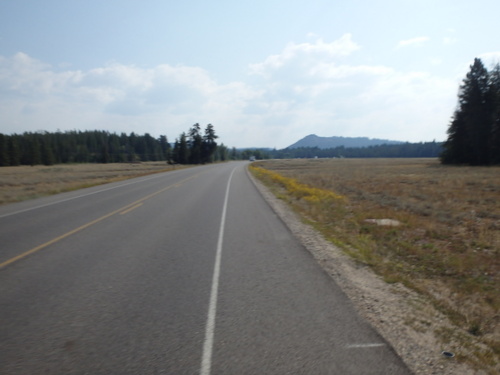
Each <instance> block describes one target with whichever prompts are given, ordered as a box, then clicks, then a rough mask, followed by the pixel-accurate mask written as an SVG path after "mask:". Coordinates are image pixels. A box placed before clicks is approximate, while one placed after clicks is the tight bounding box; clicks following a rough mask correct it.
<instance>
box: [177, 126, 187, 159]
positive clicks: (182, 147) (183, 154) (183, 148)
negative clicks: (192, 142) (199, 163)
mask: <svg viewBox="0 0 500 375" xmlns="http://www.w3.org/2000/svg"><path fill="white" fill-rule="evenodd" d="M177 157H178V160H177V162H178V163H179V164H188V163H189V149H188V142H187V136H186V133H182V134H181V136H180V139H179V146H178V153H177Z"/></svg>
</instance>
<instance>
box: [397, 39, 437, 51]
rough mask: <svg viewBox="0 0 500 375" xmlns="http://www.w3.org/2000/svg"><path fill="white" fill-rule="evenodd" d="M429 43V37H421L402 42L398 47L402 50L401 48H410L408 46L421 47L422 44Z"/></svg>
mask: <svg viewBox="0 0 500 375" xmlns="http://www.w3.org/2000/svg"><path fill="white" fill-rule="evenodd" d="M428 41H429V37H426V36H419V37H416V38H412V39H406V40H402V41H400V42H399V43H398V45H397V47H398V48H401V47H408V46H421V45H422V44H424V43H425V42H428Z"/></svg>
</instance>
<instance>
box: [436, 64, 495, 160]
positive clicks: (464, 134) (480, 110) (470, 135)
mask: <svg viewBox="0 0 500 375" xmlns="http://www.w3.org/2000/svg"><path fill="white" fill-rule="evenodd" d="M441 161H442V162H443V163H444V164H468V165H492V164H500V64H496V65H495V66H494V67H493V69H492V70H491V71H489V72H488V70H487V69H486V68H485V67H484V65H483V63H482V61H481V60H480V59H478V58H476V59H474V63H473V64H472V65H471V66H470V71H469V72H468V73H467V75H466V77H465V78H464V80H463V81H462V84H461V85H460V89H459V92H458V104H457V108H456V110H455V113H454V114H453V117H452V119H451V123H450V125H449V128H448V139H447V140H446V142H445V143H444V145H443V153H442V155H441Z"/></svg>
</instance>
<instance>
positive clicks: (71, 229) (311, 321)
mask: <svg viewBox="0 0 500 375" xmlns="http://www.w3.org/2000/svg"><path fill="white" fill-rule="evenodd" d="M0 268H1V269H0V303H1V308H0V321H1V328H0V330H1V331H0V374H202V375H208V374H408V373H409V371H408V370H407V368H406V367H405V366H404V364H403V363H402V362H401V360H400V359H399V358H398V357H397V355H396V354H395V353H394V352H393V350H392V349H391V347H390V346H389V345H388V344H387V343H386V342H385V341H384V340H383V339H382V338H381V337H380V336H379V335H378V334H377V333H376V332H375V331H374V330H373V329H372V328H371V327H370V326H369V325H368V324H367V323H366V322H364V321H363V320H362V319H360V318H359V317H358V315H357V314H356V313H355V312H354V310H353V308H352V306H351V304H350V302H349V300H348V299H347V298H346V297H345V295H344V294H343V293H342V292H341V291H340V289H339V288H338V286H337V285H335V284H334V283H333V281H332V280H331V279H330V278H329V277H328V275H326V274H325V273H324V272H323V271H322V269H321V268H320V267H319V266H318V265H317V263H316V262H315V261H314V259H313V258H312V257H311V255H310V254H309V253H308V252H307V251H306V250H305V249H304V248H303V247H302V246H301V245H300V244H299V243H298V242H297V241H296V240H295V239H294V238H293V237H292V236H291V234H290V232H289V231H288V230H287V228H286V227H285V226H284V224H283V223H282V222H281V221H280V219H279V218H278V217H277V216H276V215H275V214H274V213H273V211H272V210H271V209H270V208H269V206H268V205H267V204H266V202H265V201H264V200H263V199H262V197H261V196H260V195H259V193H258V192H257V190H256V189H255V187H254V186H253V185H252V183H251V181H250V180H249V178H248V176H247V174H246V163H227V164H221V165H210V166H203V167H196V168H190V169H185V170H178V171H174V172H168V173H164V174H159V175H154V176H148V177H142V178H138V179H134V180H129V181H125V182H120V183H113V184H109V185H104V186H99V187H94V188H90V189H85V190H80V191H76V192H71V193H65V194H60V195H57V196H52V197H49V198H43V199H38V200H33V201H29V202H22V203H18V204H12V205H7V206H3V207H0Z"/></svg>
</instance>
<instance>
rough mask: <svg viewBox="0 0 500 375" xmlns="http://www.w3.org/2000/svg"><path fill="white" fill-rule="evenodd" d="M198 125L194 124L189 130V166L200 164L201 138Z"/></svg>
mask: <svg viewBox="0 0 500 375" xmlns="http://www.w3.org/2000/svg"><path fill="white" fill-rule="evenodd" d="M200 131H201V128H200V124H198V123H196V124H194V125H193V126H192V127H191V129H190V130H189V162H190V163H191V164H200V163H201V162H202V160H201V156H202V144H203V138H202V136H201V134H200Z"/></svg>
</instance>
